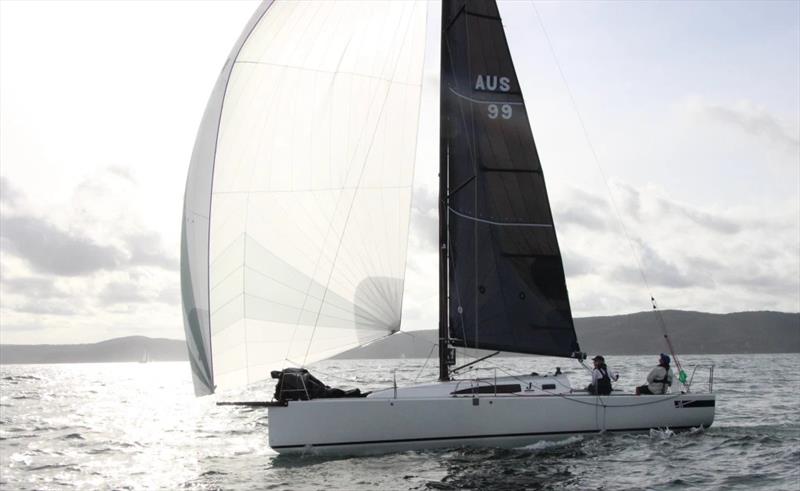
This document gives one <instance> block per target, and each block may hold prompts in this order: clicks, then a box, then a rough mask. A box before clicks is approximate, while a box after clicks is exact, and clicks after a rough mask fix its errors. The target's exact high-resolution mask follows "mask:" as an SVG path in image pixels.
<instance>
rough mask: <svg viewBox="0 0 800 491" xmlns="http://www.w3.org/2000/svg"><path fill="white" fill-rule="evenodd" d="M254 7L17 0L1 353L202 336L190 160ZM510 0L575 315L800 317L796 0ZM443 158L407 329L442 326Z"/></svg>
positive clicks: (3, 81)
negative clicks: (35, 346) (189, 315)
mask: <svg viewBox="0 0 800 491" xmlns="http://www.w3.org/2000/svg"><path fill="white" fill-rule="evenodd" d="M256 5H257V3H256V2H252V1H238V2H237V1H229V2H213V1H202V2H192V1H180V2H144V1H141V2H123V1H111V2H72V1H58V2H45V1H37V2H24V1H20V2H18V1H9V0H0V342H2V343H77V342H96V341H100V340H103V339H108V338H112V337H118V336H126V335H133V334H141V335H146V336H151V337H166V338H182V337H183V327H182V314H181V307H180V284H179V271H178V264H179V244H180V223H181V211H182V200H183V189H184V184H185V179H186V171H187V169H188V163H189V157H190V154H191V151H192V148H193V145H194V138H195V133H196V131H197V127H198V125H199V122H200V118H201V115H202V112H203V110H204V109H205V104H206V101H207V99H208V96H209V94H210V92H211V89H212V87H213V85H214V82H215V80H216V77H217V75H218V73H219V70H220V69H221V68H222V65H223V63H224V61H225V59H226V57H227V56H228V53H229V51H230V48H231V47H232V45H233V43H234V42H235V40H236V38H237V37H238V36H239V33H240V32H241V29H242V28H243V27H244V25H245V23H246V22H247V20H248V19H249V17H250V15H251V14H252V12H253V10H254V9H255V7H256ZM500 9H501V15H502V16H503V19H504V24H505V26H506V30H507V35H508V39H509V45H510V47H511V51H512V55H513V57H514V60H515V64H516V69H517V73H518V76H519V78H520V80H521V83H522V86H523V91H524V96H525V100H526V104H527V109H528V112H529V113H530V114H531V124H532V128H533V132H534V137H535V139H536V142H537V146H538V149H539V153H540V157H541V160H542V166H543V168H544V172H545V176H546V178H547V185H548V191H549V193H550V199H551V203H552V207H553V210H554V215H555V223H556V229H557V231H558V237H559V243H560V245H561V249H562V253H563V256H564V264H565V269H566V273H567V283H568V288H569V294H570V299H571V302H572V307H573V313H574V314H575V316H578V317H581V316H588V315H613V314H620V313H626V312H636V311H642V310H647V309H649V308H650V300H649V299H650V295H651V294H652V295H654V296H655V297H656V298H657V300H658V302H659V305H660V307H661V308H665V309H667V308H668V309H687V310H698V311H709V312H720V313H724V312H736V311H744V310H779V311H789V312H797V311H800V2H795V1H786V2H778V1H775V2H769V1H766V2H765V1H758V2H747V1H736V2H725V1H714V2H692V3H689V2H580V1H572V2H535V3H534V2H529V1H517V2H501V4H500ZM429 65H430V63H429ZM436 76H437V75H436V69H435V64H433V66H429V67H428V68H427V70H426V78H427V79H430V78H433V79H435V77H436ZM423 97H424V99H423V105H425V103H426V101H427V102H430V100H431V97H433V96H432V94H431V93H427V94H425V95H423ZM437 107H438V106H437ZM437 167H438V162H435V159H431V162H428V163H426V164H419V165H418V168H417V169H416V172H415V176H416V180H415V191H414V202H413V205H412V228H411V236H410V248H409V258H408V268H407V272H406V294H405V298H404V325H403V328H404V329H431V328H435V327H436V322H437V308H438V301H437V300H436V299H437V277H436V271H437V255H436V248H435V241H436V228H437V225H436V223H437V222H436V220H437V219H436V194H435V193H436V189H437V184H436V172H437ZM640 266H641V271H642V272H644V277H645V278H646V283H645V282H644V281H643V279H642V274H641V273H640Z"/></svg>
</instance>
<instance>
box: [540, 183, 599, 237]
mask: <svg viewBox="0 0 800 491" xmlns="http://www.w3.org/2000/svg"><path fill="white" fill-rule="evenodd" d="M610 213H611V212H610V210H609V207H608V203H607V201H606V200H605V199H603V198H602V197H600V196H597V195H594V194H591V193H588V192H586V191H583V190H580V189H576V188H572V189H570V190H569V192H568V193H567V197H566V199H563V200H559V201H558V202H555V203H553V214H554V215H555V222H556V225H557V226H559V227H569V226H571V225H577V226H580V227H583V228H585V229H588V230H605V229H606V228H608V219H609V218H610Z"/></svg>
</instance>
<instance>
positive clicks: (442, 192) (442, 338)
mask: <svg viewBox="0 0 800 491" xmlns="http://www.w3.org/2000/svg"><path fill="white" fill-rule="evenodd" d="M447 2H448V0H442V32H441V38H440V39H441V61H440V62H439V63H440V69H439V74H440V81H439V380H440V381H442V382H445V381H448V380H450V370H449V369H448V368H447V352H448V349H449V348H450V343H449V341H448V338H449V334H448V333H449V329H450V327H449V325H448V312H449V310H450V309H449V306H448V303H447V296H448V293H447V287H448V272H447V261H448V251H447V245H448V240H447V229H448V227H447V215H448V213H447V194H448V186H447V181H448V172H447V169H448V156H449V152H448V146H447V136H446V131H447V116H446V111H445V101H446V94H445V90H446V89H445V87H446V85H447V83H446V81H445V79H444V76H443V72H444V69H445V59H446V58H445V57H446V56H447V39H446V38H445V32H446V30H447V22H448V16H447V15H446V13H447V12H448V9H447Z"/></svg>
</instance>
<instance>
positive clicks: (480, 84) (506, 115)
mask: <svg viewBox="0 0 800 491" xmlns="http://www.w3.org/2000/svg"><path fill="white" fill-rule="evenodd" d="M475 90H478V91H481V92H509V91H510V90H511V79H510V78H508V77H503V76H500V75H484V74H479V75H478V78H477V79H476V80H475ZM486 108H487V111H488V116H489V119H497V118H498V117H499V118H503V119H511V116H512V115H513V114H514V110H513V109H512V108H511V105H510V104H495V103H489V104H488V105H487V106H486Z"/></svg>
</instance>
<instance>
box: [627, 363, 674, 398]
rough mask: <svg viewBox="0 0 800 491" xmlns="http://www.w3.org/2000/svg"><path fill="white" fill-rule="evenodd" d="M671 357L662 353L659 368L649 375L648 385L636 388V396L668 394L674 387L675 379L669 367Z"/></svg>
mask: <svg viewBox="0 0 800 491" xmlns="http://www.w3.org/2000/svg"><path fill="white" fill-rule="evenodd" d="M669 362H670V358H669V355H665V354H664V353H661V355H660V356H659V357H658V366H657V367H655V368H654V369H652V370H651V371H650V374H648V375H647V383H646V384H645V385H641V386H639V387H636V395H637V396H638V395H642V394H644V395H653V394H666V393H667V388H668V387H669V386H671V385H672V380H673V378H674V376H673V374H672V369H671V368H670V367H669Z"/></svg>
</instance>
